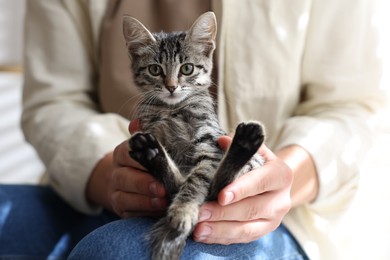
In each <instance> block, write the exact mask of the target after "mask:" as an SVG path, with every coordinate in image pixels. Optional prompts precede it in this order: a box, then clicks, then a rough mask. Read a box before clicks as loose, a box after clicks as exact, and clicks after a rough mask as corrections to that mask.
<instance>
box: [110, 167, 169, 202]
mask: <svg viewBox="0 0 390 260" xmlns="http://www.w3.org/2000/svg"><path fill="white" fill-rule="evenodd" d="M111 178H112V179H111V182H112V189H113V190H114V191H123V192H129V193H138V194H141V195H145V196H149V197H165V196H166V191H165V189H164V186H163V185H162V184H161V183H159V182H158V181H157V180H156V179H155V178H153V176H151V175H150V174H148V173H146V172H143V171H140V170H137V169H134V168H128V167H121V168H116V169H115V170H114V171H113V172H112V174H111Z"/></svg>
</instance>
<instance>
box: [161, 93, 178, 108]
mask: <svg viewBox="0 0 390 260" xmlns="http://www.w3.org/2000/svg"><path fill="white" fill-rule="evenodd" d="M183 98H184V95H182V94H180V93H176V92H173V93H165V94H164V95H162V96H161V99H162V100H163V101H164V102H165V103H167V104H169V105H173V104H176V103H179V102H180V101H182V100H183Z"/></svg>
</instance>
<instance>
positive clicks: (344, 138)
mask: <svg viewBox="0 0 390 260" xmlns="http://www.w3.org/2000/svg"><path fill="white" fill-rule="evenodd" d="M374 3H375V1H370V0H366V1H359V4H357V3H356V4H355V2H352V1H343V2H340V1H337V0H332V1H313V3H312V8H311V14H310V16H309V17H310V18H309V28H308V33H307V38H306V45H305V52H304V54H303V62H302V76H301V77H302V88H303V89H302V93H303V94H302V96H301V103H300V104H299V105H298V106H297V108H296V110H295V112H294V116H293V117H291V118H290V119H288V120H287V121H286V123H285V124H284V127H283V129H282V132H281V134H280V136H279V141H278V145H277V148H276V149H280V148H282V147H285V146H288V145H292V144H296V145H299V146H301V147H303V148H304V149H305V150H307V151H308V152H309V153H310V154H311V156H312V158H313V160H314V161H315V165H316V167H317V173H318V178H319V183H320V189H319V195H318V198H317V200H316V201H315V202H314V204H312V206H313V207H314V208H315V209H327V210H329V207H335V206H336V205H342V203H341V204H340V203H339V204H337V203H335V201H342V200H343V199H347V198H348V197H350V196H351V195H352V194H353V191H354V190H355V188H356V187H355V186H356V185H357V181H356V180H357V178H358V172H359V167H360V165H361V162H362V161H363V159H364V155H365V153H366V152H367V150H368V149H369V146H370V143H371V141H372V140H371V139H372V137H373V134H372V128H371V126H372V125H371V124H370V122H372V120H371V119H372V118H373V116H374V115H375V112H376V111H377V110H378V108H379V107H380V106H381V105H382V104H383V103H384V98H383V93H382V92H383V90H381V88H380V79H381V61H380V59H379V57H378V56H377V47H378V35H377V28H375V26H374V24H373V19H374V15H375V6H374ZM346 10H348V12H347V13H346ZM336 207H337V206H336Z"/></svg>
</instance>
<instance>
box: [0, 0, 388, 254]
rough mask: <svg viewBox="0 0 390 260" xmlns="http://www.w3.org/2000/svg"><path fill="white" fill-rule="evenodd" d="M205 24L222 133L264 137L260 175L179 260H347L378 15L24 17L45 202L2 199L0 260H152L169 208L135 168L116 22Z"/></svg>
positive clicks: (228, 196)
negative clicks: (240, 126)
mask: <svg viewBox="0 0 390 260" xmlns="http://www.w3.org/2000/svg"><path fill="white" fill-rule="evenodd" d="M209 10H212V11H214V12H215V13H216V15H217V18H218V24H219V29H218V42H217V53H216V57H215V63H216V68H215V70H214V72H215V74H216V75H215V80H216V81H217V82H218V84H217V85H218V87H217V88H216V89H215V91H216V93H217V95H216V100H217V104H218V106H217V109H218V114H219V117H220V120H221V124H222V126H223V127H224V129H226V130H231V129H233V128H234V127H235V125H236V124H237V123H239V122H241V121H247V120H251V119H256V120H259V121H262V122H263V123H264V125H265V126H266V128H267V141H266V145H267V146H263V147H262V148H261V149H260V150H259V152H260V153H261V154H262V155H263V156H264V157H265V158H266V164H265V166H264V167H261V168H259V169H256V170H253V171H252V172H250V173H248V174H246V175H244V176H242V177H240V178H239V179H237V180H236V181H234V182H233V183H231V184H230V185H228V186H227V187H225V188H224V189H223V190H222V191H221V192H220V194H219V198H218V201H217V202H208V203H205V204H204V205H203V206H202V208H201V211H200V215H199V219H200V223H199V224H198V225H197V226H196V228H195V230H194V233H193V239H189V240H188V243H187V246H186V248H185V250H184V255H183V257H184V258H189V259H193V258H201V259H208V258H210V259H211V258H213V257H215V258H241V257H248V258H256V259H276V258H278V259H279V258H280V259H283V258H289V259H307V258H310V259H338V258H339V257H340V256H341V255H342V250H343V247H345V245H346V243H347V242H346V241H343V238H342V237H341V238H339V239H338V240H337V238H334V237H330V236H329V235H328V234H329V232H330V231H331V230H332V229H333V228H337V227H338V226H337V223H339V222H338V221H339V220H340V218H341V217H342V213H343V210H344V209H345V208H346V207H347V206H348V203H349V202H350V201H351V199H352V198H353V195H354V193H355V192H356V189H357V179H358V173H359V163H360V162H361V158H363V156H364V154H365V152H366V150H367V149H368V147H369V145H370V143H371V137H372V134H371V125H370V124H369V122H370V120H369V119H370V118H371V117H372V116H373V115H375V113H376V111H377V110H378V108H379V107H380V106H381V105H382V104H383V95H382V93H381V89H380V88H379V80H380V76H381V62H380V59H379V58H378V57H377V55H376V46H377V44H378V42H377V32H376V28H375V26H374V24H373V23H372V20H371V19H373V16H374V14H375V13H374V11H375V1H371V0H363V1H359V2H356V1H352V0H347V1H343V2H342V3H341V2H340V1H337V0H330V1H329V0H328V1H321V0H309V1H301V2H299V3H297V2H294V3H292V2H291V3H290V2H288V1H286V2H280V1H269V2H268V1H260V0H252V1H246V2H242V1H221V0H215V1H195V0H194V1H178V0H177V1H157V2H156V1H151V0H145V1H136V0H128V1H123V0H106V1H83V0H79V1H44V0H35V1H27V14H26V22H25V23H26V29H25V31H26V44H25V58H26V59H25V86H24V96H23V104H24V110H23V117H22V127H23V130H24V133H25V136H26V139H27V140H28V141H29V142H30V143H31V144H32V145H33V146H34V147H35V148H36V150H37V151H38V154H39V155H40V157H41V159H42V160H43V162H44V163H45V165H46V167H47V174H48V177H49V183H50V187H51V188H49V187H46V186H45V187H38V186H32V187H31V186H21V185H17V186H11V185H1V186H0V203H1V204H0V205H2V206H1V207H2V210H1V212H2V214H3V216H4V217H2V218H0V219H7V220H8V219H9V221H8V222H4V223H5V224H4V223H2V224H1V226H0V230H1V231H2V232H1V233H0V254H1V255H25V256H26V255H27V256H35V257H36V256H45V257H47V256H49V257H68V256H70V258H74V259H82V258H85V259H87V258H94V259H110V258H115V259H116V258H118V259H120V258H130V259H133V258H134V259H136V258H137V259H138V258H139V259H142V258H146V257H147V256H148V252H147V250H148V249H147V244H146V242H145V241H144V240H143V239H142V237H143V235H144V234H145V232H146V230H147V229H148V228H149V227H150V226H151V225H152V223H153V221H154V220H153V218H149V217H156V216H160V215H161V214H162V212H163V211H164V209H165V208H166V207H167V200H166V198H165V190H164V187H163V186H162V185H161V184H159V183H158V182H156V180H155V179H153V178H152V177H151V176H150V175H149V174H148V173H147V172H145V171H143V169H142V167H140V165H138V164H137V163H135V162H134V161H133V160H132V159H131V158H130V157H129V156H128V147H127V143H126V142H127V139H128V138H129V137H130V133H129V129H130V132H133V131H135V130H137V129H139V126H137V121H136V120H131V122H130V120H129V119H134V118H132V111H133V109H134V107H135V106H136V102H135V97H136V92H135V90H134V86H133V83H132V75H131V73H130V70H129V69H128V68H129V65H130V64H129V62H130V61H129V60H128V58H127V54H126V49H125V47H124V46H125V45H124V40H123V39H122V32H121V30H122V28H121V22H122V15H123V14H129V15H131V16H134V17H135V18H137V19H139V20H140V21H142V23H144V24H145V25H146V27H148V28H149V29H150V30H151V31H160V30H166V31H171V30H185V29H188V26H189V25H190V24H191V23H192V22H193V21H194V20H195V19H196V18H197V17H198V15H200V14H201V13H203V12H205V11H209ZM129 123H130V125H129ZM230 142H231V138H230V137H228V136H224V137H221V138H220V139H219V144H220V146H221V147H222V148H223V149H227V147H228V146H229V144H230ZM268 147H269V148H268ZM57 194H58V195H57ZM7 205H8V206H7ZM6 209H7V210H6ZM4 212H6V213H5V215H4ZM31 230H33V231H31ZM335 239H336V240H335ZM80 240H81V241H80ZM79 241H80V242H79ZM76 244H77V245H76ZM75 245H76V246H75ZM226 245H229V246H226ZM72 250H73V251H72ZM71 251H72V253H70V252H71Z"/></svg>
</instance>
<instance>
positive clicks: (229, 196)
mask: <svg viewBox="0 0 390 260" xmlns="http://www.w3.org/2000/svg"><path fill="white" fill-rule="evenodd" d="M233 200H234V193H233V192H231V191H228V192H226V193H225V200H224V202H225V203H224V205H227V204H230V203H231V202H232V201H233Z"/></svg>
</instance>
